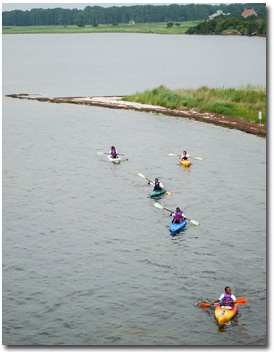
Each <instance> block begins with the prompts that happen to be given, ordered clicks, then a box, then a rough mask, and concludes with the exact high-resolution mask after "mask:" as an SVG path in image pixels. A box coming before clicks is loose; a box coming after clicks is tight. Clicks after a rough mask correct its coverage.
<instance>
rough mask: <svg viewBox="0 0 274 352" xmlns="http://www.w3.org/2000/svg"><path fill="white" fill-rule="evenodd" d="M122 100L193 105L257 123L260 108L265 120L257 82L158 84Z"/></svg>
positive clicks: (171, 106)
mask: <svg viewBox="0 0 274 352" xmlns="http://www.w3.org/2000/svg"><path fill="white" fill-rule="evenodd" d="M123 100H126V101H134V102H138V103H142V104H150V105H159V106H163V107H166V108H169V109H187V110H190V109H197V110H199V111H200V112H212V113H216V114H221V115H227V116H233V117H239V118H242V119H244V120H246V121H254V122H257V123H258V122H259V119H258V113H259V111H261V112H262V117H263V118H262V123H266V89H265V88H263V87H260V86H252V85H247V86H246V87H241V88H239V89H235V88H208V87H205V86H203V87H201V88H199V89H195V90H194V89H176V90H171V89H168V88H166V87H164V86H160V87H158V88H154V89H152V90H146V91H144V92H143V93H139V92H137V93H136V94H133V95H130V96H127V97H124V98H123Z"/></svg>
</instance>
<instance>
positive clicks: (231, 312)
mask: <svg viewBox="0 0 274 352" xmlns="http://www.w3.org/2000/svg"><path fill="white" fill-rule="evenodd" d="M237 312H238V303H235V304H234V306H233V307H231V309H230V307H228V308H221V304H220V303H219V304H217V306H216V308H215V310H214V313H215V317H216V319H217V321H218V323H219V324H224V323H226V322H227V321H229V320H231V319H232V318H233V317H235V315H236V314H237Z"/></svg>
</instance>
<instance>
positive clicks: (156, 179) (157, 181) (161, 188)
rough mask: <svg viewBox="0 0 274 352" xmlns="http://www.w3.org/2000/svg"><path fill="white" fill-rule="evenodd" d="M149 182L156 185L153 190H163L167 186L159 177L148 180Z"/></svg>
mask: <svg viewBox="0 0 274 352" xmlns="http://www.w3.org/2000/svg"><path fill="white" fill-rule="evenodd" d="M148 184H149V185H150V184H151V185H153V186H154V189H153V191H162V190H163V189H164V188H165V187H164V185H163V184H162V183H161V182H160V181H159V180H158V178H155V181H154V182H153V181H150V180H148Z"/></svg>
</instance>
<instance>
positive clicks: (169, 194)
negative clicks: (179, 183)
mask: <svg viewBox="0 0 274 352" xmlns="http://www.w3.org/2000/svg"><path fill="white" fill-rule="evenodd" d="M138 176H140V177H142V178H145V179H146V180H148V181H150V179H148V178H147V177H146V176H145V175H143V174H141V173H140V172H139V173H138ZM165 192H166V194H167V195H168V196H172V193H171V192H168V191H165Z"/></svg>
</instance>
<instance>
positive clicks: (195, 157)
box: [193, 156, 203, 160]
mask: <svg viewBox="0 0 274 352" xmlns="http://www.w3.org/2000/svg"><path fill="white" fill-rule="evenodd" d="M193 159H197V160H203V158H199V157H198V156H194V157H193Z"/></svg>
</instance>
